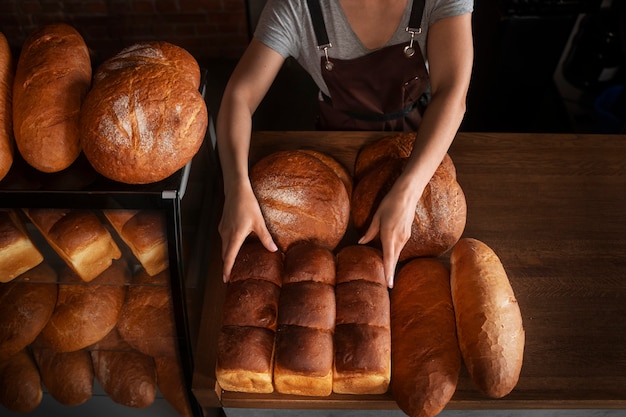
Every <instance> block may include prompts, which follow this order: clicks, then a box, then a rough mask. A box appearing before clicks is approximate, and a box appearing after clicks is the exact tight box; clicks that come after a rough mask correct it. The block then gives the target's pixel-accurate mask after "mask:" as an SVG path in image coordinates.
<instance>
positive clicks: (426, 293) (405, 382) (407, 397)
mask: <svg viewBox="0 0 626 417" xmlns="http://www.w3.org/2000/svg"><path fill="white" fill-rule="evenodd" d="M391 363H392V369H391V393H392V395H393V398H394V399H395V400H396V402H397V403H398V406H399V407H400V409H402V411H404V412H405V413H406V414H407V415H409V416H411V417H431V416H435V415H437V414H439V413H440V412H441V411H442V410H443V408H444V407H445V406H446V404H448V402H449V401H450V398H451V397H452V395H453V394H454V392H455V390H456V386H457V382H458V377H459V373H460V369H461V353H460V352H459V345H458V341H457V338H456V325H455V319H454V311H453V308H452V296H451V293H450V274H449V272H448V270H447V269H446V267H445V266H443V264H442V263H441V262H439V261H438V260H437V259H434V258H420V259H414V260H412V261H410V262H409V263H407V264H405V265H404V266H403V267H402V269H400V271H399V272H398V274H397V276H396V281H395V285H394V288H393V290H391Z"/></svg>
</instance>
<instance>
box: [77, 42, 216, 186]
mask: <svg viewBox="0 0 626 417" xmlns="http://www.w3.org/2000/svg"><path fill="white" fill-rule="evenodd" d="M199 87H200V68H199V66H198V63H197V62H196V60H195V59H194V57H193V56H192V55H191V54H189V53H188V52H187V51H186V50H184V49H183V48H180V47H178V46H175V45H172V44H170V43H167V42H145V43H138V44H135V45H132V46H130V47H128V48H126V49H124V50H122V51H121V52H119V53H118V54H117V55H115V56H113V57H112V58H110V59H108V60H107V61H105V62H104V63H103V64H102V65H100V67H99V68H98V69H97V71H96V73H95V74H94V82H93V87H92V88H91V90H90V91H89V94H87V97H86V98H85V103H84V105H83V110H82V114H81V121H80V122H81V123H80V126H81V144H82V147H83V151H84V153H85V156H86V157H87V159H88V160H89V162H91V164H92V165H93V167H94V168H95V170H96V171H98V172H99V173H100V174H102V175H104V176H105V177H107V178H110V179H112V180H115V181H120V182H123V183H129V184H146V183H152V182H156V181H160V180H162V179H165V178H167V177H169V176H170V175H172V174H174V173H175V172H176V171H178V170H179V169H181V168H182V167H184V166H185V165H186V164H187V163H188V162H189V161H190V160H191V159H192V158H193V156H194V155H195V154H196V153H197V151H198V150H199V149H200V145H201V144H202V141H203V140H204V135H205V133H206V129H207V126H208V110H207V107H206V104H205V102H204V99H203V98H202V95H201V94H200V92H199V91H198V89H199Z"/></svg>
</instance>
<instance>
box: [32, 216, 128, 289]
mask: <svg viewBox="0 0 626 417" xmlns="http://www.w3.org/2000/svg"><path fill="white" fill-rule="evenodd" d="M24 212H25V213H26V215H27V216H28V217H29V218H30V220H31V222H32V223H33V225H35V227H36V228H37V229H38V230H39V232H40V233H41V235H42V236H43V237H44V238H45V239H46V241H47V242H48V244H49V245H50V246H51V247H52V249H54V251H55V252H56V253H57V254H58V255H59V256H60V257H61V259H63V260H64V261H65V263H66V264H67V265H68V266H69V267H70V268H72V270H74V272H75V273H76V274H77V275H78V276H79V277H80V278H81V279H82V280H83V281H86V282H89V281H91V280H93V279H94V278H95V277H97V276H98V275H100V274H101V273H102V272H104V271H105V270H106V269H107V268H109V267H110V266H111V264H112V262H113V260H114V259H119V258H120V257H121V256H122V252H121V251H120V249H119V247H118V246H117V244H116V243H115V241H114V240H113V238H112V237H111V234H110V233H109V231H108V230H107V228H106V227H104V224H103V223H102V221H100V219H99V218H98V216H96V214H95V213H93V212H91V211H89V210H79V209H24Z"/></svg>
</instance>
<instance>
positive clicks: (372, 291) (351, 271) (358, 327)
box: [333, 245, 391, 394]
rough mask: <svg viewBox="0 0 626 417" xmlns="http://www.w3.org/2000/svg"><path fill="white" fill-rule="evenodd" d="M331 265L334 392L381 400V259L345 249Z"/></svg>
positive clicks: (385, 314)
mask: <svg viewBox="0 0 626 417" xmlns="http://www.w3.org/2000/svg"><path fill="white" fill-rule="evenodd" d="M336 262H337V285H336V287H335V297H336V303H337V318H336V327H335V361H334V371H333V391H334V392H336V393H338V394H383V393H385V392H387V389H388V387H389V380H390V379H391V323H390V318H389V290H388V289H387V281H386V280H385V274H384V270H383V261H382V254H381V252H380V251H379V250H377V249H374V248H372V247H369V246H364V245H352V246H346V247H344V248H342V249H341V250H340V251H339V252H338V253H337V258H336Z"/></svg>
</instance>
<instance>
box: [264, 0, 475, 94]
mask: <svg viewBox="0 0 626 417" xmlns="http://www.w3.org/2000/svg"><path fill="white" fill-rule="evenodd" d="M425 2H426V3H425V7H424V14H423V16H422V33H421V34H419V35H416V39H417V42H418V45H419V47H420V49H421V51H422V54H423V55H424V59H425V60H426V61H428V53H427V51H426V37H427V36H428V27H429V26H430V25H432V24H433V23H434V22H436V21H437V20H439V19H443V18H446V17H452V16H459V15H462V14H465V13H471V12H472V11H473V8H474V0H425ZM306 3H307V2H306V0H268V2H267V4H266V6H265V8H264V9H263V12H262V13H261V16H260V18H259V23H258V25H257V28H256V30H255V33H254V36H255V38H256V39H258V40H259V41H260V42H261V43H263V44H265V45H266V46H268V47H269V48H271V49H273V50H274V51H276V52H278V53H279V54H281V55H282V56H283V57H285V58H287V57H293V58H295V59H296V60H297V61H298V62H299V63H300V65H302V67H303V68H304V69H305V70H306V71H307V72H308V73H309V74H310V75H311V77H313V80H314V81H315V83H316V84H317V86H318V87H319V88H320V90H321V91H322V92H323V93H324V94H328V89H327V88H326V84H325V83H324V80H323V78H322V72H321V69H320V57H321V56H323V52H322V51H320V50H319V49H318V48H317V40H316V38H315V32H314V30H313V25H312V24H311V18H310V15H309V9H308V6H307V4H306ZM320 3H321V7H322V14H323V15H324V23H325V24H326V31H327V32H328V38H329V40H330V43H331V44H332V47H331V48H329V49H328V55H329V56H330V57H331V58H337V59H353V58H356V57H359V56H363V55H366V54H367V53H369V52H372V50H370V49H367V48H366V47H365V46H364V45H363V44H362V43H361V41H360V40H359V39H358V37H357V36H356V35H355V33H354V32H353V31H352V28H351V27H350V24H349V23H348V20H347V18H346V16H345V14H344V12H343V9H342V8H341V5H340V4H339V0H320ZM412 4H413V0H408V1H407V7H406V9H405V10H404V15H403V16H402V20H401V21H400V24H399V25H398V28H397V29H396V32H395V34H394V35H393V36H392V38H391V39H390V40H389V42H388V43H387V45H385V46H391V45H396V44H398V43H407V44H408V42H409V40H410V34H409V33H407V31H406V30H405V29H406V27H407V26H408V23H409V16H410V13H411V6H412Z"/></svg>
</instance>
